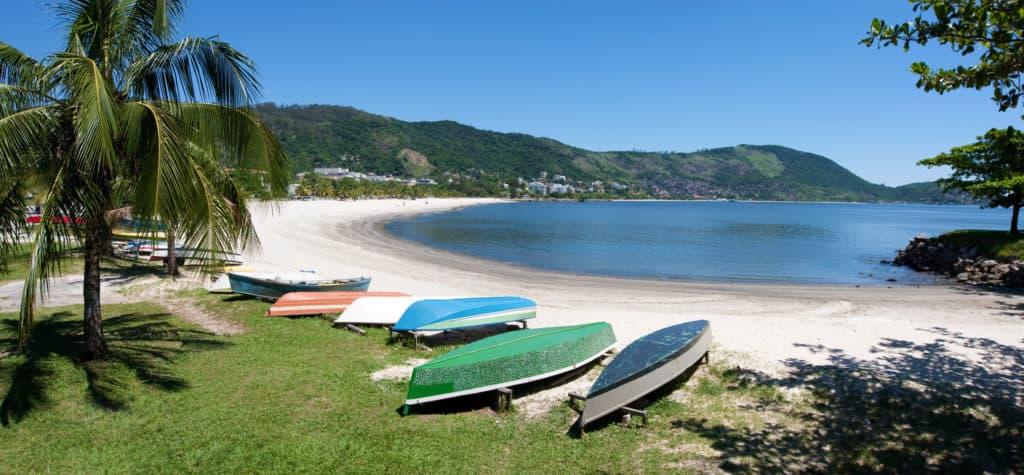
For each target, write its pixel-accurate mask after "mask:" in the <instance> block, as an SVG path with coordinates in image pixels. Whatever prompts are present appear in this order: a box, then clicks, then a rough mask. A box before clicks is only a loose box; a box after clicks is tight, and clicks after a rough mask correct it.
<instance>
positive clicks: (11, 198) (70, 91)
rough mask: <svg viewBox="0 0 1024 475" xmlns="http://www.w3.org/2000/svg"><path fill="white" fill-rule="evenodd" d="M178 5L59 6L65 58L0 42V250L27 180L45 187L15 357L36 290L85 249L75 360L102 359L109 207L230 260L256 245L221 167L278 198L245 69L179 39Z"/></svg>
mask: <svg viewBox="0 0 1024 475" xmlns="http://www.w3.org/2000/svg"><path fill="white" fill-rule="evenodd" d="M185 3H186V1H185V0H65V1H63V2H60V3H58V4H57V5H55V7H54V8H55V11H56V14H57V17H58V19H59V20H60V22H61V24H62V25H63V27H64V33H65V39H66V42H65V45H64V49H62V50H61V51H58V52H55V53H53V54H51V55H49V56H46V57H44V58H42V59H36V58H32V57H30V56H28V55H26V54H24V53H22V52H21V51H19V50H18V49H16V48H14V47H13V46H10V45H8V44H6V43H3V42H0V202H2V203H0V204H2V205H3V209H4V210H5V211H4V212H3V213H0V243H4V244H3V245H0V254H2V253H3V252H4V249H5V247H9V243H11V242H13V241H14V240H16V239H17V233H18V232H19V231H20V230H19V229H18V228H19V224H18V223H19V221H20V222H21V223H24V207H23V206H20V205H19V206H13V205H15V204H18V202H19V201H20V199H22V197H24V196H25V195H24V193H25V191H26V187H27V186H28V185H29V184H32V183H39V184H42V185H43V186H45V188H46V193H45V195H46V202H45V204H44V206H43V210H42V219H41V223H40V225H39V226H38V227H37V229H36V230H35V232H34V234H33V242H32V249H31V252H30V264H29V272H28V276H27V277H26V279H25V285H24V292H23V295H22V302H21V310H20V313H21V324H20V337H19V344H20V346H21V347H22V348H24V347H25V345H26V344H27V343H28V341H29V335H30V330H31V328H32V323H33V318H34V317H33V315H34V312H35V309H34V306H35V302H36V293H37V291H38V290H44V291H45V284H46V281H47V279H48V278H49V277H50V276H51V275H53V274H52V271H53V270H54V267H55V266H56V265H57V264H56V263H57V262H58V259H57V257H58V256H59V254H60V252H61V250H62V249H63V248H65V247H67V246H68V245H69V244H70V243H72V242H81V243H83V249H84V252H83V254H84V255H85V261H86V265H85V277H84V279H83V287H84V292H83V296H84V301H85V330H84V333H85V341H86V352H85V353H86V356H87V357H91V358H101V357H103V356H104V355H105V353H106V351H107V350H106V344H105V341H104V339H103V333H102V318H101V314H100V310H101V307H100V291H99V283H100V276H99V258H100V253H101V252H102V250H103V249H105V248H106V247H108V246H109V241H110V223H109V222H108V219H110V213H109V211H111V210H113V209H118V208H125V207H129V206H130V207H131V212H132V215H133V217H135V218H138V219H143V220H155V219H158V218H159V219H160V220H162V221H164V222H165V223H168V224H169V225H171V226H172V227H173V228H174V229H175V231H176V235H177V237H178V238H179V239H180V240H179V242H183V243H185V244H186V245H189V246H192V247H196V248H200V249H208V250H211V251H214V252H222V251H230V250H234V249H235V248H236V247H237V246H239V245H243V244H247V243H248V244H252V243H255V239H256V236H255V234H254V232H253V229H252V224H251V222H250V220H249V215H248V212H247V209H246V206H245V197H246V193H245V192H244V191H243V190H242V189H240V188H239V186H238V185H237V184H236V182H235V181H234V180H233V179H232V176H231V175H230V174H229V173H228V172H227V171H226V170H225V165H229V166H231V167H232V168H236V169H238V168H245V169H260V170H263V171H264V172H265V174H264V175H262V176H263V179H265V183H267V185H268V187H269V189H271V190H274V191H275V192H277V193H283V191H284V188H285V186H286V185H287V182H288V178H289V176H288V170H287V168H288V164H287V161H286V160H285V157H284V155H283V154H282V152H281V149H280V146H279V144H278V140H277V138H276V137H275V136H274V134H273V133H272V132H271V131H270V130H269V129H268V128H267V127H265V126H264V125H263V123H262V121H261V120H260V119H259V117H258V115H257V113H256V111H255V110H254V109H253V105H254V104H255V103H256V102H257V101H258V100H259V84H258V82H257V80H256V73H255V66H254V64H253V62H252V61H251V60H250V59H249V58H248V57H246V56H245V55H243V54H242V53H240V52H239V51H237V50H235V49H234V48H232V47H231V45H230V44H228V43H225V42H223V41H220V40H219V39H217V38H181V39H176V38H175V35H176V31H177V26H178V23H179V21H180V19H181V17H182V15H183V12H184V6H185ZM8 206H11V207H10V208H8ZM10 210H20V212H18V211H14V212H11V211H10ZM62 216H63V217H71V218H73V219H70V220H64V219H61V217H62ZM65 222H68V223H70V225H67V224H65ZM0 257H3V256H2V255H0Z"/></svg>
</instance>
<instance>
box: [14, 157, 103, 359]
mask: <svg viewBox="0 0 1024 475" xmlns="http://www.w3.org/2000/svg"><path fill="white" fill-rule="evenodd" d="M79 176H80V175H78V174H77V173H75V170H74V169H73V167H72V166H71V161H70V160H63V164H62V165H61V166H60V168H59V170H58V172H57V174H56V176H55V177H54V179H53V181H52V183H51V185H50V188H49V193H48V199H47V201H46V203H45V205H44V206H43V210H42V211H43V212H42V216H41V217H40V221H39V225H38V226H36V229H35V237H34V239H33V241H32V249H31V252H30V253H29V264H28V273H27V274H26V275H25V283H24V286H23V287H22V294H21V308H20V312H19V313H20V319H19V324H18V347H19V349H22V350H23V349H24V348H25V346H26V345H27V344H28V341H29V338H30V336H31V333H32V323H33V321H34V319H35V305H36V298H37V296H38V295H40V294H41V295H43V296H45V295H46V293H47V291H48V289H49V287H48V285H49V280H50V276H52V275H54V274H56V273H57V272H59V271H60V263H61V260H60V259H59V257H60V255H61V254H62V253H63V252H64V251H65V250H66V249H67V248H68V247H70V244H71V242H72V241H73V240H74V239H75V238H76V237H77V233H76V231H77V227H76V226H73V225H68V224H66V223H65V222H64V220H63V217H64V216H72V217H74V216H76V214H75V212H76V208H77V205H78V203H80V202H81V201H82V196H81V195H82V194H83V193H87V192H88V183H87V182H83V181H81V180H78V179H76V177H79Z"/></svg>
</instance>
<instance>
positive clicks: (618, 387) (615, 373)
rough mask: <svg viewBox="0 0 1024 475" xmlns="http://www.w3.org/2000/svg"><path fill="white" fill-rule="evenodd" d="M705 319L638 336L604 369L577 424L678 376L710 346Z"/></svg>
mask: <svg viewBox="0 0 1024 475" xmlns="http://www.w3.org/2000/svg"><path fill="white" fill-rule="evenodd" d="M711 340H712V338H711V325H710V324H709V323H708V322H707V321H706V320H698V321H696V322H688V323H683V324H679V325H673V326H671V327H667V328H663V329H661V330H658V331H656V332H654V333H651V334H649V335H646V336H644V337H641V338H638V339H637V340H636V341H634V342H633V343H631V344H630V345H628V346H626V348H623V349H622V352H620V353H619V354H618V356H616V357H615V359H614V360H612V362H611V363H610V364H609V365H608V367H607V368H605V370H604V371H603V372H602V374H601V376H599V377H598V380H597V381H595V382H594V386H593V387H591V390H590V392H589V393H588V394H587V401H586V406H584V408H583V413H582V414H580V418H579V421H578V424H579V426H580V427H584V426H586V425H587V424H590V423H592V422H594V421H596V420H598V419H600V418H602V417H604V416H606V415H608V414H611V413H612V412H615V411H617V410H619V409H620V408H622V407H624V406H626V405H627V404H629V403H631V402H634V401H636V400H638V399H640V398H642V397H644V396H645V395H647V394H649V393H651V392H652V391H654V390H656V389H658V388H660V387H662V386H664V385H665V384H666V383H668V382H670V381H672V380H674V379H676V378H678V377H679V376H680V375H681V374H683V373H684V372H685V371H686V370H687V369H689V368H690V367H691V366H693V365H694V364H695V363H697V362H698V361H699V360H700V359H701V358H702V357H703V356H704V355H705V354H707V352H708V349H710V347H711Z"/></svg>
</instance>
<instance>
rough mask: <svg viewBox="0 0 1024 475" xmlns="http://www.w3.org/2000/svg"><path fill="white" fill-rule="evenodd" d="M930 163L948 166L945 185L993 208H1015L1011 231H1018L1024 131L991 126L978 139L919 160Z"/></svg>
mask: <svg viewBox="0 0 1024 475" xmlns="http://www.w3.org/2000/svg"><path fill="white" fill-rule="evenodd" d="M918 163H919V164H921V165H925V166H928V167H937V166H944V165H945V166H949V167H951V168H952V169H953V174H952V176H950V177H949V178H943V179H941V180H939V183H940V184H941V185H942V186H943V187H944V188H946V189H952V188H956V189H961V190H964V191H966V192H968V193H971V194H973V195H975V196H977V197H979V198H982V199H984V200H986V201H987V202H988V206H989V207H992V208H996V207H1002V208H1012V210H1013V216H1012V218H1011V223H1010V232H1011V233H1014V234H1016V233H1017V232H1018V229H1017V217H1018V214H1019V212H1020V208H1021V204H1022V201H1024V133H1021V132H1020V131H1019V130H1016V129H1014V128H1013V127H1008V128H1006V129H992V130H989V131H988V132H986V133H985V135H983V136H981V137H978V142H976V143H973V144H970V145H964V146H962V147H956V148H954V149H952V150H950V151H949V152H946V153H943V154H940V155H937V156H935V157H932V158H928V159H925V160H921V161H920V162H918Z"/></svg>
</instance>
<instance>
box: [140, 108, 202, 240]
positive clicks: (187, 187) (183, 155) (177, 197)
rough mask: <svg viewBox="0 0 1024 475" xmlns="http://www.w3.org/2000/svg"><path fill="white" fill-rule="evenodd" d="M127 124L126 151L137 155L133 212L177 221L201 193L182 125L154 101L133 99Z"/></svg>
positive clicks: (143, 216) (148, 216)
mask: <svg viewBox="0 0 1024 475" xmlns="http://www.w3.org/2000/svg"><path fill="white" fill-rule="evenodd" d="M123 126H124V128H123V129H122V131H121V133H122V135H123V137H124V142H123V143H124V148H125V154H126V155H127V156H130V157H134V159H133V160H132V162H133V163H134V170H131V171H130V172H133V173H134V174H135V176H136V178H135V179H134V180H132V181H133V182H134V186H131V187H130V188H131V189H132V190H133V191H134V196H133V199H132V203H133V208H132V215H133V216H135V217H137V218H140V219H156V218H157V217H162V218H163V219H165V220H170V221H172V222H173V221H174V220H176V219H177V217H178V215H179V214H181V213H187V212H188V211H189V210H188V209H186V208H189V207H191V206H192V205H193V204H194V199H195V198H194V197H195V195H196V194H197V193H198V184H197V183H195V180H194V178H193V176H192V169H191V168H192V164H191V163H189V156H188V154H187V148H186V142H185V141H184V140H183V138H182V136H181V133H180V129H181V126H180V124H178V123H177V120H176V119H175V118H174V117H173V116H171V115H169V114H168V113H167V112H166V111H164V110H162V109H161V108H159V107H157V106H156V105H154V104H152V103H145V102H133V103H129V104H126V105H125V120H124V122H123Z"/></svg>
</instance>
